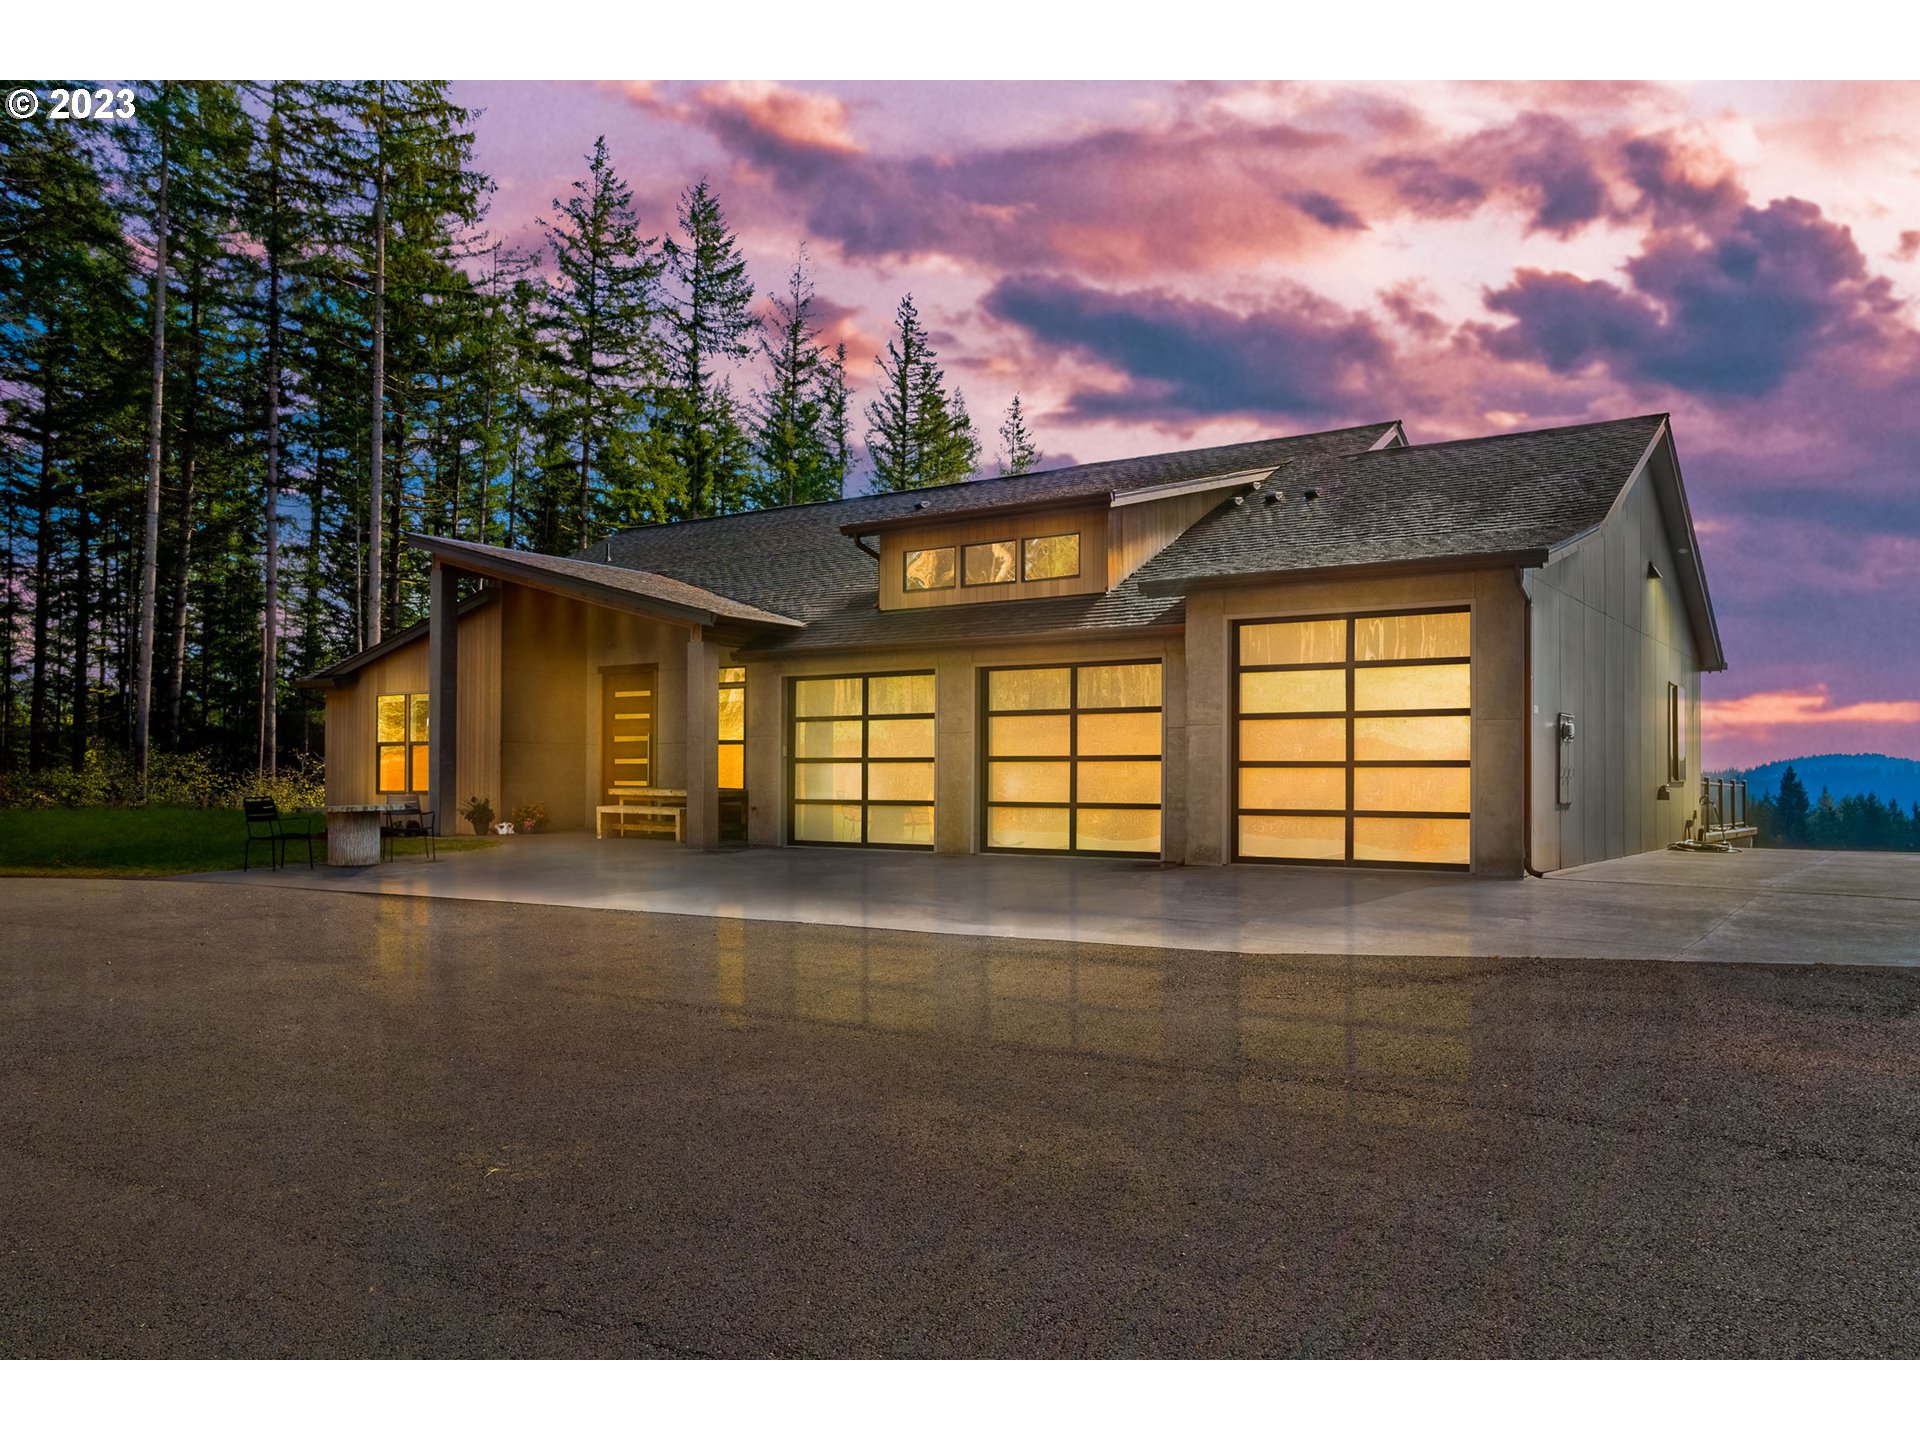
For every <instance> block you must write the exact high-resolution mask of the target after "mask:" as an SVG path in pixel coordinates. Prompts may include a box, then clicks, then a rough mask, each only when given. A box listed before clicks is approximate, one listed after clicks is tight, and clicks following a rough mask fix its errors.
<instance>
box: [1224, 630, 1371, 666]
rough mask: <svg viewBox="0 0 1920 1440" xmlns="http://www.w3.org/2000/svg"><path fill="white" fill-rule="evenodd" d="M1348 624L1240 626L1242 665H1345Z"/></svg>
mask: <svg viewBox="0 0 1920 1440" xmlns="http://www.w3.org/2000/svg"><path fill="white" fill-rule="evenodd" d="M1346 658H1347V622H1346V621H1344V620H1288V621H1283V622H1276V623H1275V624H1272V625H1242V626H1241V627H1240V663H1241V664H1242V665H1326V664H1344V663H1345V661H1346Z"/></svg>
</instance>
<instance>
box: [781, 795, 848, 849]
mask: <svg viewBox="0 0 1920 1440" xmlns="http://www.w3.org/2000/svg"><path fill="white" fill-rule="evenodd" d="M793 838H794V839H796V840H813V841H832V842H836V843H838V844H841V845H858V844H859V843H860V807H859V806H858V805H796V806H794V807H793Z"/></svg>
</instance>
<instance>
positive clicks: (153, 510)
mask: <svg viewBox="0 0 1920 1440" xmlns="http://www.w3.org/2000/svg"><path fill="white" fill-rule="evenodd" d="M161 104H162V106H163V107H164V106H165V104H166V87H165V86H162V87H161ZM168 123H169V122H168V116H167V114H166V112H165V110H164V108H163V109H162V111H161V116H160V203H159V207H158V209H157V210H156V212H155V216H154V226H153V234H154V246H153V398H152V402H151V404H150V405H149V407H148V410H147V528H146V548H145V549H144V550H143V551H142V552H141V556H140V653H139V656H138V658H137V659H136V661H135V679H134V696H133V763H134V767H135V768H136V769H137V770H138V771H139V772H140V793H141V796H142V798H145V795H146V790H147V738H148V724H149V719H150V715H151V711H152V703H153V603H154V595H155V590H156V587H157V582H158V578H159V573H160V454H161V449H162V446H163V444H164V441H165V436H164V435H163V434H162V433H161V421H162V416H163V411H164V408H165V402H166V379H167V170H168V165H167V129H168Z"/></svg>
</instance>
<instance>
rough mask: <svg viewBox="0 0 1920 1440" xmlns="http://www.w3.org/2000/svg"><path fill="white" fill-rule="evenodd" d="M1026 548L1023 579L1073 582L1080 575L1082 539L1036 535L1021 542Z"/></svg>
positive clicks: (1067, 536) (1076, 535)
mask: <svg viewBox="0 0 1920 1440" xmlns="http://www.w3.org/2000/svg"><path fill="white" fill-rule="evenodd" d="M1021 543H1022V545H1023V546H1024V550H1025V553H1024V556H1023V559H1022V569H1021V578H1022V579H1026V580H1071V579H1073V577H1074V576H1076V575H1078V574H1079V573H1080V537H1079V535H1078V534H1074V535H1036V536H1034V537H1033V538H1032V539H1031V540H1025V541H1022V542H1021Z"/></svg>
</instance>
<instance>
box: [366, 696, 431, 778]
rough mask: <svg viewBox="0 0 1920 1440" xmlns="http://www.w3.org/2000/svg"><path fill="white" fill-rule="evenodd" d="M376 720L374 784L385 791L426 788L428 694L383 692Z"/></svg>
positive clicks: (377, 705) (379, 700)
mask: <svg viewBox="0 0 1920 1440" xmlns="http://www.w3.org/2000/svg"><path fill="white" fill-rule="evenodd" d="M375 705H376V709H375V720H374V788H375V789H376V790H377V791H378V792H379V793H380V794H382V795H407V794H418V793H420V792H422V791H424V790H425V789H426V788H427V697H426V696H424V695H382V696H380V697H379V698H378V699H377V700H376V702H375Z"/></svg>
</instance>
